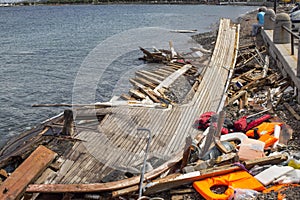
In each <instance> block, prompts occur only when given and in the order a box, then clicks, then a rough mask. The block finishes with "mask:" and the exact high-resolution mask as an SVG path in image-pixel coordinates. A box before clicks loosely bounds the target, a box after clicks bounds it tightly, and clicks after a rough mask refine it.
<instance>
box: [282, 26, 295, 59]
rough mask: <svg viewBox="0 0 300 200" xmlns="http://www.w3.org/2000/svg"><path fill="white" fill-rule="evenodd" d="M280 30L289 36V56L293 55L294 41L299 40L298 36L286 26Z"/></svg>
mask: <svg viewBox="0 0 300 200" xmlns="http://www.w3.org/2000/svg"><path fill="white" fill-rule="evenodd" d="M282 28H283V29H284V30H285V31H287V32H288V33H289V34H290V35H291V54H292V55H294V48H295V47H294V46H295V39H298V40H299V35H298V34H296V33H294V32H293V31H292V30H291V29H289V28H288V27H286V26H282Z"/></svg>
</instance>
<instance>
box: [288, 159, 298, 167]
mask: <svg viewBox="0 0 300 200" xmlns="http://www.w3.org/2000/svg"><path fill="white" fill-rule="evenodd" d="M288 166H290V167H292V168H294V169H300V161H297V160H294V159H291V160H290V161H289V163H288Z"/></svg>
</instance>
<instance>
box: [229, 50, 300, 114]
mask: <svg viewBox="0 0 300 200" xmlns="http://www.w3.org/2000/svg"><path fill="white" fill-rule="evenodd" d="M265 51H266V50H265V48H264V47H263V48H261V49H257V48H256V47H255V46H253V45H249V46H246V47H243V48H241V50H240V51H239V62H238V64H237V68H236V70H235V77H233V79H232V80H231V84H230V87H229V91H228V100H227V105H232V104H233V105H238V108H239V112H240V113H241V112H246V110H247V109H248V108H249V107H257V106H258V105H259V106H261V107H263V108H269V109H271V108H272V109H276V108H277V106H278V105H279V103H281V102H285V101H288V100H289V99H290V98H291V95H290V93H291V92H294V90H293V85H292V84H291V81H290V80H289V79H288V78H287V77H283V76H282V74H281V73H279V72H278V70H276V69H274V67H271V66H270V61H269V56H268V55H266V56H264V55H263V54H264V53H265Z"/></svg>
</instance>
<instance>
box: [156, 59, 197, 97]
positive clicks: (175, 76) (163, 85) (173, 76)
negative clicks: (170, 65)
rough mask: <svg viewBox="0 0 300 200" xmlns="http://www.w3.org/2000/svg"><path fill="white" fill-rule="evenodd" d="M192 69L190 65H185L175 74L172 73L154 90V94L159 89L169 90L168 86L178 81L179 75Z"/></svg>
mask: <svg viewBox="0 0 300 200" xmlns="http://www.w3.org/2000/svg"><path fill="white" fill-rule="evenodd" d="M191 68H192V65H190V64H187V65H184V66H183V67H182V68H180V69H179V70H177V71H176V72H174V73H172V74H171V75H170V76H168V77H167V78H166V79H165V80H163V81H162V82H161V83H160V84H159V85H158V86H157V87H156V88H155V89H154V92H157V91H158V90H159V89H161V88H169V86H170V85H171V84H172V83H174V81H175V80H176V79H178V78H179V77H180V76H181V75H183V74H184V73H185V72H186V71H188V70H189V69H191Z"/></svg>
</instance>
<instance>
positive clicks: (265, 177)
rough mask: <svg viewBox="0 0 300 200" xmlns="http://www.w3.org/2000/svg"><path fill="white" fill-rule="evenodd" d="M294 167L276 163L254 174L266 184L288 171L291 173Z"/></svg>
mask: <svg viewBox="0 0 300 200" xmlns="http://www.w3.org/2000/svg"><path fill="white" fill-rule="evenodd" d="M293 170H294V168H292V167H290V166H277V165H274V166H272V167H270V168H268V169H266V170H264V171H262V172H261V173H259V174H257V175H256V176H254V177H255V178H256V179H257V180H258V181H259V182H261V183H262V184H264V185H265V186H267V185H269V184H270V183H272V182H273V181H274V180H276V179H278V178H279V177H281V176H283V175H285V174H286V173H289V172H291V171H293Z"/></svg>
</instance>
